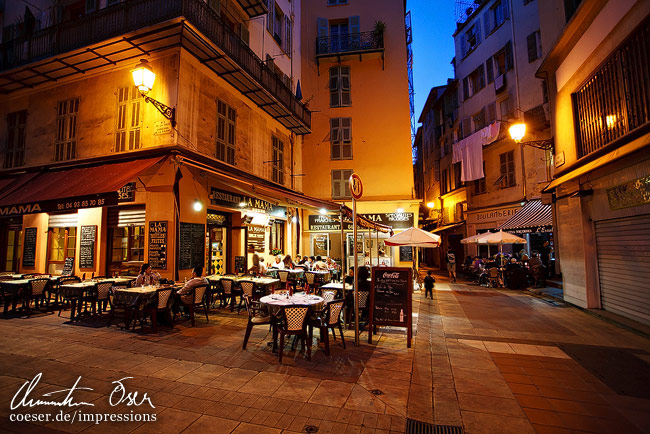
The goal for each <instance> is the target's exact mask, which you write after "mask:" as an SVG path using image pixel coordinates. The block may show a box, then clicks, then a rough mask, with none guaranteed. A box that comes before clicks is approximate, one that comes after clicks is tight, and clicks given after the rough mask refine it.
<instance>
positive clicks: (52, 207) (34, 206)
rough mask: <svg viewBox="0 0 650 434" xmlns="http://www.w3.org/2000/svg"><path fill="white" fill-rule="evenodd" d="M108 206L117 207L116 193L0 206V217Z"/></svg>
mask: <svg viewBox="0 0 650 434" xmlns="http://www.w3.org/2000/svg"><path fill="white" fill-rule="evenodd" d="M108 205H117V192H111V193H102V194H93V195H88V196H79V197H72V198H65V199H52V200H44V201H40V202H31V203H23V204H18V205H7V206H1V207H0V216H7V217H11V216H20V215H24V214H35V213H40V212H52V211H67V210H74V209H80V208H95V207H99V206H108Z"/></svg>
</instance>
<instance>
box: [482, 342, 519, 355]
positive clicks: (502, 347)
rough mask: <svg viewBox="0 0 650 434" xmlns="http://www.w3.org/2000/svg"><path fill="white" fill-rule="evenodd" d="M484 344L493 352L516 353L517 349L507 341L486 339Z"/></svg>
mask: <svg viewBox="0 0 650 434" xmlns="http://www.w3.org/2000/svg"><path fill="white" fill-rule="evenodd" d="M483 345H484V346H485V349H486V350H487V351H490V352H492V353H506V354H515V350H513V349H512V347H511V346H510V345H509V344H508V343H507V342H491V341H484V342H483Z"/></svg>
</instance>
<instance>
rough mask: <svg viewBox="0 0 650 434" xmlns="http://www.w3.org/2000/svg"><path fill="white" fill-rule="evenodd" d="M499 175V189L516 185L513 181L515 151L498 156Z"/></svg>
mask: <svg viewBox="0 0 650 434" xmlns="http://www.w3.org/2000/svg"><path fill="white" fill-rule="evenodd" d="M499 163H500V173H501V175H500V176H499V179H498V180H497V182H498V184H499V186H500V187H501V188H508V187H514V186H515V185H517V180H516V179H515V151H509V152H504V153H503V154H500V155H499Z"/></svg>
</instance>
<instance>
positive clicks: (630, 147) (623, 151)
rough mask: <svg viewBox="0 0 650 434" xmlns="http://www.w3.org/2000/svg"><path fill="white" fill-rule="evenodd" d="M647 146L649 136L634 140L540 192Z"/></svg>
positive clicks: (555, 180)
mask: <svg viewBox="0 0 650 434" xmlns="http://www.w3.org/2000/svg"><path fill="white" fill-rule="evenodd" d="M647 146H650V134H648V135H645V136H643V137H639V138H638V139H636V140H632V141H631V142H630V143H627V144H625V145H623V146H621V147H620V148H617V149H615V150H613V151H612V152H609V153H607V154H605V155H603V156H602V157H599V158H596V159H595V160H593V161H590V162H588V163H585V164H583V165H582V166H580V167H578V168H577V169H574V170H572V171H570V172H568V173H566V174H564V175H562V176H560V177H559V178H556V179H554V180H553V181H552V182H551V183H550V184H549V185H547V186H546V187H544V189H543V190H542V191H543V192H548V191H551V190H553V189H554V188H555V187H557V186H558V185H560V184H564V183H565V182H567V181H570V180H572V179H575V178H577V177H578V176H581V175H584V174H586V173H589V172H591V171H592V170H596V169H598V168H599V167H601V166H604V165H605V164H608V163H611V162H613V161H614V160H618V159H619V158H622V157H624V156H626V155H628V154H631V153H632V152H636V151H638V150H640V149H643V148H645V147H647Z"/></svg>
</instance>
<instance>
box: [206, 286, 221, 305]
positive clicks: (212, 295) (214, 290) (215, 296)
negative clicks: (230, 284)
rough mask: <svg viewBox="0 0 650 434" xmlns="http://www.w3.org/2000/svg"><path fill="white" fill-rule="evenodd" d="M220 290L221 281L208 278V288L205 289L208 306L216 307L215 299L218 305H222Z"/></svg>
mask: <svg viewBox="0 0 650 434" xmlns="http://www.w3.org/2000/svg"><path fill="white" fill-rule="evenodd" d="M222 292H223V291H222V289H221V283H219V281H218V280H208V289H207V291H206V297H208V299H207V301H208V307H213V308H214V307H216V304H217V300H218V301H219V307H222V306H223V297H222Z"/></svg>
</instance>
